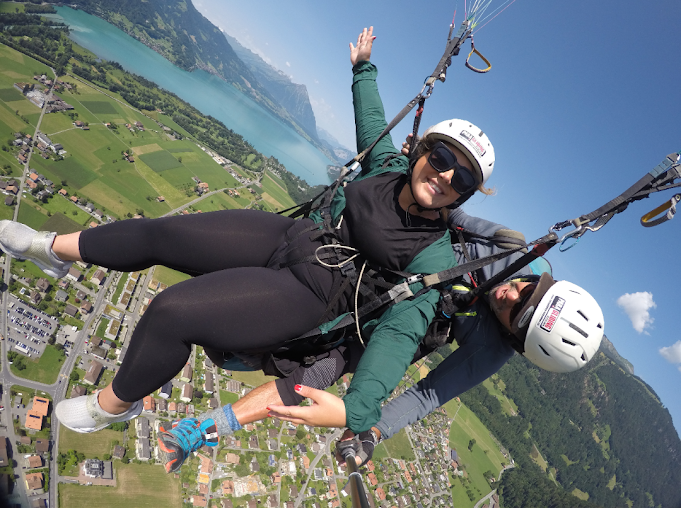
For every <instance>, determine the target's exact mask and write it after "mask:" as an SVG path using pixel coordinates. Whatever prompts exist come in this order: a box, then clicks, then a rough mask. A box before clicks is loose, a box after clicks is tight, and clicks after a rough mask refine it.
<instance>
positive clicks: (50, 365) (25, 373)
mask: <svg viewBox="0 0 681 508" xmlns="http://www.w3.org/2000/svg"><path fill="white" fill-rule="evenodd" d="M65 359H66V357H65V356H64V355H63V354H62V353H61V351H58V350H57V349H56V348H55V347H54V346H47V347H46V348H45V352H44V353H43V354H42V356H41V357H40V358H39V359H38V360H31V359H30V358H27V359H26V368H25V369H24V370H18V369H16V368H15V367H14V365H12V366H11V370H12V374H14V375H15V376H17V377H22V378H24V379H30V380H32V381H37V382H38V383H45V384H48V385H51V384H53V383H56V382H57V377H58V376H59V370H60V369H61V366H62V364H63V363H64V360H65Z"/></svg>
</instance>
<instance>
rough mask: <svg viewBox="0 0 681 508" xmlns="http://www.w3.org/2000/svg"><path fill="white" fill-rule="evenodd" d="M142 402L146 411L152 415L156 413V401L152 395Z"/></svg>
mask: <svg viewBox="0 0 681 508" xmlns="http://www.w3.org/2000/svg"><path fill="white" fill-rule="evenodd" d="M142 402H143V404H144V411H148V412H150V413H153V412H154V411H156V401H155V400H154V398H153V397H152V396H151V395H147V396H146V397H144V399H142Z"/></svg>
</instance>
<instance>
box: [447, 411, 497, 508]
mask: <svg viewBox="0 0 681 508" xmlns="http://www.w3.org/2000/svg"><path fill="white" fill-rule="evenodd" d="M443 407H444V408H445V410H446V411H447V414H448V416H449V417H450V418H454V415H456V418H455V419H454V421H453V422H452V425H451V428H450V433H449V445H450V447H451V448H453V449H455V450H456V451H457V453H458V454H459V462H460V463H461V464H462V465H463V466H464V467H465V470H466V472H467V473H468V478H467V480H466V481H467V482H469V484H468V486H467V487H464V486H463V485H462V483H461V480H458V479H455V481H454V484H453V485H454V486H453V487H452V497H453V499H454V505H455V506H468V507H472V506H473V505H474V502H471V501H470V499H469V498H468V495H467V493H466V489H467V488H469V489H471V490H472V491H473V492H474V493H475V499H480V497H482V496H484V495H486V494H487V493H488V492H489V491H490V490H491V488H490V486H489V483H488V482H487V479H486V478H485V477H484V476H483V473H485V472H486V471H491V472H492V473H493V474H494V475H495V476H497V475H498V474H499V471H501V468H502V467H503V466H502V465H503V464H507V463H508V461H507V460H506V459H504V457H503V455H501V452H500V451H499V447H498V446H497V445H496V443H495V442H494V441H493V440H492V438H491V437H490V435H489V431H488V430H487V428H486V427H485V426H484V425H483V424H482V422H480V420H479V419H478V418H477V416H475V415H474V414H473V412H472V411H471V410H470V409H468V408H467V407H466V406H465V405H464V404H462V403H461V402H458V401H457V400H456V399H453V400H451V401H449V402H448V403H447V404H445V405H444V406H443ZM471 439H475V444H474V445H473V447H472V450H469V449H468V445H469V442H470V440H471Z"/></svg>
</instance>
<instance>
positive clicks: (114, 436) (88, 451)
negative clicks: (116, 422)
mask: <svg viewBox="0 0 681 508" xmlns="http://www.w3.org/2000/svg"><path fill="white" fill-rule="evenodd" d="M123 438H124V433H123V432H117V431H115V430H111V429H104V430H100V431H99V432H96V433H92V434H81V433H79V432H74V431H72V430H69V429H67V428H66V427H64V426H63V425H62V427H61V429H60V430H59V449H60V450H61V451H62V452H63V453H65V452H66V451H68V450H76V451H78V452H80V453H82V454H84V455H85V457H86V458H88V459H92V458H95V457H98V458H99V459H101V458H102V457H103V456H104V455H106V454H107V453H108V454H109V455H110V454H111V451H112V450H113V441H118V443H119V444H122V443H123Z"/></svg>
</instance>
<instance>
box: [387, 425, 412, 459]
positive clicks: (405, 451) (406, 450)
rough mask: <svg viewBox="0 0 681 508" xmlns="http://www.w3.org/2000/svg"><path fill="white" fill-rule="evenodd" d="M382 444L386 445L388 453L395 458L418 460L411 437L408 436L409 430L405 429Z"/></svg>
mask: <svg viewBox="0 0 681 508" xmlns="http://www.w3.org/2000/svg"><path fill="white" fill-rule="evenodd" d="M382 444H383V445H385V449H386V451H387V452H388V455H389V456H390V457H392V458H393V459H404V460H407V461H410V460H416V457H415V456H414V451H413V450H412V448H411V445H410V444H409V437H407V432H406V431H405V430H404V429H402V430H400V431H399V432H398V433H397V434H395V435H394V436H392V437H391V438H390V439H388V440H387V441H384V442H383V443H382Z"/></svg>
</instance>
